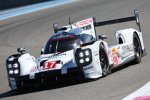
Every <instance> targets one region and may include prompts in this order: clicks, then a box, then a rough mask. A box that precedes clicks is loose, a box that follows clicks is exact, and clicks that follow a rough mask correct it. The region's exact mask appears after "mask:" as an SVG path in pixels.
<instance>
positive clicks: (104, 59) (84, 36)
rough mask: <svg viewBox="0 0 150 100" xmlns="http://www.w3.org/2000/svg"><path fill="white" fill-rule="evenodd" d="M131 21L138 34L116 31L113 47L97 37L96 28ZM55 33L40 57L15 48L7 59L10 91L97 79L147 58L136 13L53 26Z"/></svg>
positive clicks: (123, 30) (104, 37)
mask: <svg viewBox="0 0 150 100" xmlns="http://www.w3.org/2000/svg"><path fill="white" fill-rule="evenodd" d="M133 20H135V21H136V24H137V26H138V28H139V31H138V30H136V29H133V28H129V29H122V30H118V31H117V32H116V33H115V37H116V45H113V46H109V45H108V44H107V42H106V41H105V39H106V38H107V36H105V35H99V36H97V35H96V32H95V27H98V26H103V25H109V24H115V23H121V22H127V21H133ZM54 32H55V34H54V35H53V36H52V37H50V38H49V40H48V41H47V42H46V44H45V45H44V47H43V48H42V50H41V55H40V57H38V58H34V57H33V56H31V55H30V54H29V53H26V51H25V49H24V48H18V49H17V50H18V54H14V55H11V56H10V57H8V58H7V60H6V68H7V74H8V81H9V86H10V87H11V89H12V90H14V89H20V88H22V87H26V86H29V85H33V84H34V85H36V84H37V83H40V84H42V83H47V82H52V81H60V80H63V79H68V78H85V79H97V78H99V77H102V76H106V75H108V74H110V73H111V70H112V69H113V68H117V67H119V66H121V65H123V64H125V63H128V62H131V61H132V62H134V63H135V64H137V63H140V62H141V57H142V56H144V55H146V51H145V47H144V43H143V38H142V33H141V28H140V21H139V17H138V12H137V11H135V12H134V16H131V17H126V18H120V19H114V20H109V21H103V22H96V21H95V19H94V18H88V19H85V20H82V21H79V22H76V23H71V24H69V25H67V26H64V27H62V28H58V26H57V24H54Z"/></svg>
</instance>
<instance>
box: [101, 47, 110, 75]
mask: <svg viewBox="0 0 150 100" xmlns="http://www.w3.org/2000/svg"><path fill="white" fill-rule="evenodd" d="M99 52H100V53H99V54H100V64H101V68H102V75H103V76H107V75H109V74H110V73H111V67H110V66H109V61H108V57H107V54H106V51H105V48H104V47H103V46H101V47H100V51H99Z"/></svg>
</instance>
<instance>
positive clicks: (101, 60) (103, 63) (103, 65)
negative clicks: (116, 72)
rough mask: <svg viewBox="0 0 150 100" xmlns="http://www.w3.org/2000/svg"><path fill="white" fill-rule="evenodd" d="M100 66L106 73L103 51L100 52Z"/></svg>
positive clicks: (105, 59)
mask: <svg viewBox="0 0 150 100" xmlns="http://www.w3.org/2000/svg"><path fill="white" fill-rule="evenodd" d="M100 64H101V67H102V71H103V72H104V73H107V57H106V54H105V52H104V51H103V50H100Z"/></svg>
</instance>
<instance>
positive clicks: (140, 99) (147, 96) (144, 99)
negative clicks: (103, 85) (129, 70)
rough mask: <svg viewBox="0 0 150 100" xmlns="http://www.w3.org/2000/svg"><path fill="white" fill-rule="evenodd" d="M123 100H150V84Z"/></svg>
mask: <svg viewBox="0 0 150 100" xmlns="http://www.w3.org/2000/svg"><path fill="white" fill-rule="evenodd" d="M122 100H150V82H148V83H147V84H146V85H144V86H143V87H141V88H140V89H138V90H137V91H135V92H133V93H131V94H130V95H128V96H127V97H125V98H123V99H122Z"/></svg>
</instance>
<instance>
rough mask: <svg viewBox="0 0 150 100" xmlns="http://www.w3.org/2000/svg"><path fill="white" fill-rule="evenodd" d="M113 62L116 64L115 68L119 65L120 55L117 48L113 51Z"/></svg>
mask: <svg viewBox="0 0 150 100" xmlns="http://www.w3.org/2000/svg"><path fill="white" fill-rule="evenodd" d="M111 54H112V61H113V62H114V66H116V65H118V55H117V50H116V48H112V49H111Z"/></svg>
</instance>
